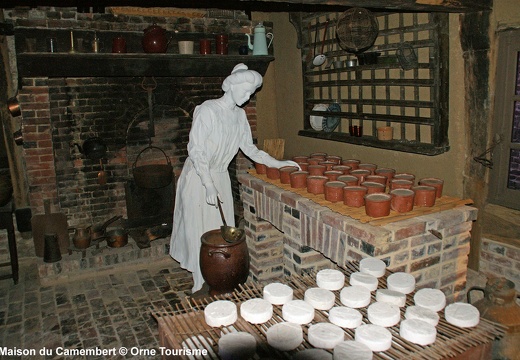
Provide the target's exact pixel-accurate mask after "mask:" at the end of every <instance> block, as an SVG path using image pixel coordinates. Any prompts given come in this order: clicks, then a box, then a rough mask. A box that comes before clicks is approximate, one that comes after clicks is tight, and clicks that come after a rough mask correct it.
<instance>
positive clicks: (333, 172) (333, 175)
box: [323, 170, 345, 186]
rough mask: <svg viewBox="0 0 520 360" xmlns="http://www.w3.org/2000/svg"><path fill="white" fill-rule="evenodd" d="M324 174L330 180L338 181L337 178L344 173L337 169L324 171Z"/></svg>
mask: <svg viewBox="0 0 520 360" xmlns="http://www.w3.org/2000/svg"><path fill="white" fill-rule="evenodd" d="M323 175H325V176H326V177H328V178H329V181H336V180H338V177H339V176H341V175H343V173H342V172H341V171H337V170H330V171H325V172H324V173H323ZM343 186H345V185H343Z"/></svg>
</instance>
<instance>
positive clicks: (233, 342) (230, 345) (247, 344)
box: [218, 331, 256, 360]
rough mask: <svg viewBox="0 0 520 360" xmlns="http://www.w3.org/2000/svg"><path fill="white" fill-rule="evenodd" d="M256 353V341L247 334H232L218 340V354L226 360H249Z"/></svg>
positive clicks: (241, 332)
mask: <svg viewBox="0 0 520 360" xmlns="http://www.w3.org/2000/svg"><path fill="white" fill-rule="evenodd" d="M255 353H256V339H255V337H254V336H253V335H251V334H250V333H247V332H243V331H239V332H231V333H228V334H225V335H222V336H221V337H220V339H219V340H218V354H219V356H220V357H221V358H222V359H224V360H235V359H236V360H240V359H244V360H245V359H249V358H251V357H252V356H254V355H255Z"/></svg>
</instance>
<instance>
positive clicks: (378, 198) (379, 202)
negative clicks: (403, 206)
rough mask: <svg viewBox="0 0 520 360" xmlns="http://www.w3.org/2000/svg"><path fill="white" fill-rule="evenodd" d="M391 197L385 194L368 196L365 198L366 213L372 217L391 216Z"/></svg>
mask: <svg viewBox="0 0 520 360" xmlns="http://www.w3.org/2000/svg"><path fill="white" fill-rule="evenodd" d="M390 200H391V196H390V195H388V194H384V193H377V194H368V195H367V196H365V213H366V214H367V215H368V216H370V217H383V216H388V215H390Z"/></svg>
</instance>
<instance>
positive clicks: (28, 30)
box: [4, 7, 272, 276]
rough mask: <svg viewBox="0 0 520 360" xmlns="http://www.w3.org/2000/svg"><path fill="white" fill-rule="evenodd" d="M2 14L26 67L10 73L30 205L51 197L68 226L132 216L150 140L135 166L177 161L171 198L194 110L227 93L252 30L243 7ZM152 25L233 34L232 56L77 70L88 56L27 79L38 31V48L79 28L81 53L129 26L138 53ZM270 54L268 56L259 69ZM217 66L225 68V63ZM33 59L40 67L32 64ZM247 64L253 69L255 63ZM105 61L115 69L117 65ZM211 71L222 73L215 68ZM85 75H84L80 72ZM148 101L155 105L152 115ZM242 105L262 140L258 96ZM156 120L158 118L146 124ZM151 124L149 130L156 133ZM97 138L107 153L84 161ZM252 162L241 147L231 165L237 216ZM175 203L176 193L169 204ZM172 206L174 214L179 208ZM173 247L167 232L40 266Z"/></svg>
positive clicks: (64, 266)
mask: <svg viewBox="0 0 520 360" xmlns="http://www.w3.org/2000/svg"><path fill="white" fill-rule="evenodd" d="M4 16H5V17H6V19H7V20H8V21H12V23H13V25H14V29H15V39H16V42H15V44H12V46H11V48H12V50H13V54H14V55H13V59H15V60H17V61H18V66H16V61H14V68H16V67H17V68H18V70H19V71H20V74H18V75H19V76H18V77H16V76H15V77H14V78H18V94H17V99H18V101H19V103H20V107H21V109H22V116H21V117H20V118H19V119H20V121H21V123H20V124H21V130H22V134H23V140H24V142H23V151H22V153H23V164H24V169H23V170H24V175H23V176H25V178H26V180H27V184H28V189H27V192H28V200H29V204H28V206H30V208H31V211H32V215H33V216H34V215H37V214H43V213H44V201H46V200H50V202H51V211H52V212H62V213H64V214H65V215H66V216H67V220H68V226H69V228H74V227H78V226H85V225H89V224H99V223H102V222H104V221H105V220H107V219H109V218H111V217H113V216H115V215H121V216H122V217H123V218H125V221H126V220H127V218H128V215H129V211H128V208H127V204H128V201H127V193H128V189H129V188H134V189H135V185H132V179H133V175H132V166H133V165H134V163H135V162H136V158H137V157H138V155H139V154H140V153H141V151H142V150H143V149H145V148H147V147H148V146H149V145H150V144H151V145H153V146H155V147H158V148H159V149H161V150H163V151H164V154H163V153H162V152H161V151H158V150H149V151H146V152H143V153H142V154H141V156H140V157H139V163H141V162H142V164H154V163H157V164H164V163H165V162H166V158H165V155H166V156H167V157H168V158H169V160H170V161H171V165H172V166H173V170H174V182H173V185H172V187H173V189H170V190H169V192H164V194H166V195H165V196H170V194H172V193H173V195H174V192H175V188H174V187H175V180H176V179H177V178H178V176H179V175H180V172H181V170H182V167H183V164H184V161H185V159H186V157H187V155H188V154H187V143H188V140H189V131H190V128H191V121H192V114H193V110H194V108H195V106H196V105H198V104H200V103H202V102H204V101H205V100H208V99H213V98H217V97H220V96H221V95H222V90H221V84H222V81H223V79H224V77H225V76H226V74H229V73H230V69H232V68H233V66H234V65H236V63H238V62H241V59H240V57H239V56H237V54H238V44H243V42H244V40H243V39H244V38H245V36H244V33H246V32H247V33H250V32H251V29H252V27H254V25H253V24H252V22H251V21H250V20H249V19H248V18H247V16H246V15H245V14H244V13H242V12H235V13H232V14H231V16H230V17H229V16H228V17H226V16H227V15H226V14H224V15H223V17H222V18H218V19H212V18H209V17H205V18H200V19H199V18H193V19H190V18H179V17H164V18H161V17H156V16H153V17H151V16H138V15H136V16H133V15H116V14H109V13H106V14H92V13H90V14H83V13H77V12H76V11H75V8H54V7H52V8H45V7H41V8H37V9H21V8H20V9H16V10H9V11H6V12H5V13H4ZM153 23H157V24H160V26H162V27H163V28H165V29H166V30H167V31H168V32H169V33H170V34H175V39H174V40H178V39H193V40H195V42H196V44H197V46H198V41H196V40H197V39H198V38H208V37H209V38H212V37H213V36H214V34H219V33H227V34H229V39H230V50H229V55H230V56H229V57H227V59H228V60H226V59H225V58H222V60H220V59H219V60H215V59H214V60H211V61H210V62H209V64H210V65H208V66H206V65H205V64H207V61H208V60H202V59H201V61H206V63H204V64H203V65H201V64H196V61H197V60H184V61H185V64H186V62H192V65H193V66H192V67H191V68H192V70H191V73H188V72H186V73H184V72H183V71H180V72H179V71H178V70H177V69H176V68H178V67H176V66H175V65H178V64H176V63H175V61H177V60H173V64H172V63H170V64H168V66H169V68H168V66H167V67H166V71H163V70H164V69H165V68H164V67H161V68H158V69H155V70H154V69H152V70H151V71H150V70H149V69H148V68H153V66H154V65H155V64H156V63H157V61H158V60H157V59H159V61H162V60H161V59H163V58H161V57H160V56H159V57H155V58H154V57H153V56H152V57H150V58H149V59H150V61H151V62H150V63H149V66H148V67H146V66H145V67H146V75H144V76H142V75H140V74H142V71H141V70H142V67H139V68H132V66H135V65H134V64H132V65H129V66H127V67H125V69H124V70H125V71H130V72H132V71H134V70H135V74H136V75H135V76H119V75H112V76H108V75H100V74H99V72H98V70H99V69H89V68H88V66H86V67H84V68H81V66H84V64H85V61H87V63H88V59H89V57H88V56H86V57H81V58H79V59H80V61H82V62H78V64H81V66H80V69H79V70H78V69H77V68H74V67H72V68H74V71H73V72H74V74H75V75H74V76H66V75H64V76H61V75H60V76H58V75H56V73H52V70H50V71H51V74H52V75H49V76H45V74H42V73H38V74H37V75H35V76H31V75H30V73H31V68H28V67H27V66H26V65H27V64H26V62H24V61H25V60H24V59H28V58H31V56H33V59H34V58H35V57H34V56H36V57H39V56H43V57H45V56H47V55H48V53H46V50H45V49H43V48H41V49H40V48H38V49H36V50H33V52H32V53H31V52H30V51H28V50H27V48H26V39H27V38H28V37H38V39H37V40H38V41H37V44H40V45H41V44H45V41H46V36H56V37H57V38H58V41H59V43H60V44H62V45H63V46H67V43H66V41H67V39H68V34H69V33H70V31H71V29H74V31H75V32H76V36H81V37H83V38H84V40H85V41H84V42H83V45H84V46H85V49H86V50H84V51H85V53H88V52H91V50H88V49H90V47H89V39H90V38H92V36H93V34H94V32H96V34H97V36H98V37H99V38H101V39H102V43H103V44H104V46H103V47H102V51H101V52H103V53H110V45H109V44H110V42H111V40H112V37H114V36H116V35H117V34H121V33H123V34H125V36H126V37H127V40H128V49H129V50H128V51H129V53H130V52H131V53H134V52H135V53H136V54H139V53H142V49H141V48H140V39H141V37H142V34H143V29H145V28H146V27H148V26H150V25H151V24H153ZM38 46H39V45H38ZM176 46H177V45H176V41H173V42H172V45H171V47H170V48H169V50H168V52H169V53H173V54H176V53H177V49H176ZM63 48H64V47H62V49H63ZM65 49H66V48H65ZM34 51H35V52H34ZM60 51H61V53H60V54H57V55H56V59H58V58H59V59H61V60H60V61H62V60H63V59H64V58H66V57H67V51H66V50H64V51H63V50H60ZM27 55H29V56H27ZM89 55H90V54H89ZM100 55H101V57H100V58H101V59H104V60H102V61H112V60H114V59H113V58H111V56H110V55H108V54H106V55H105V54H100ZM24 56H25V58H24ZM138 56H139V55H137V57H138ZM213 56H215V55H213ZM221 57H222V56H221ZM195 58H196V56H195ZM85 59H87V60H85ZM248 59H252V57H248ZM98 60H99V59H98ZM271 60H272V59H271ZM271 60H268V61H266V62H265V64H266V65H265V68H264V69H263V71H265V69H266V68H267V66H268V65H267V64H268V62H269V61H271ZM70 61H71V62H74V57H71V58H70ZM139 61H140V63H139V64H141V65H142V64H144V65H146V63H145V62H146V61H147V58H146V57H144V58H139ZM143 61H144V62H143ZM247 61H253V62H254V61H256V60H247V59H246V61H244V62H246V63H247ZM98 64H99V63H98ZM222 64H223V65H222ZM69 65H70V64H69ZM221 65H222V66H223V67H224V68H225V70H222V69H223V67H222V66H221ZM31 66H35V67H38V66H39V65H38V64H37V61H35V62H33V63H32V65H31ZM160 66H164V63H160ZM172 66H174V67H172ZM185 66H186V65H185ZM219 66H221V67H220V68H219ZM52 67H53V68H54V69H55V70H56V69H57V71H58V72H59V71H60V66H56V64H52V58H51V59H50V60H48V61H47V62H46V63H44V64H43V65H42V66H41V67H40V70H41V69H43V70H42V71H46V69H47V68H49V69H51V68H52ZM250 67H251V68H255V67H254V66H251V65H250ZM107 68H116V69H117V68H119V63H114V65H113V66H109V67H107ZM201 68H204V73H203V74H202V75H198V70H199V69H201ZM169 69H171V70H172V71H169ZM193 69H195V70H193ZM214 69H215V70H216V72H215V73H212V71H213V70H214ZM259 71H261V70H259ZM78 72H79V73H80V74H79V75H78ZM83 72H84V75H81V73H83ZM261 72H262V71H261ZM150 73H151V74H150ZM150 89H151V90H150ZM150 99H151V101H152V103H153V106H152V109H153V111H151V113H150V111H149V109H150V107H149V101H150ZM246 112H247V114H248V119H249V121H250V124H251V128H252V133H253V138H254V139H255V141H256V101H255V99H254V98H253V99H251V101H250V102H249V103H248V104H247V105H246ZM151 119H153V121H150V120H151ZM151 123H153V126H151ZM150 131H152V132H153V135H152V136H151V137H150V134H151V133H150ZM91 137H99V138H101V139H102V140H103V141H104V142H105V144H106V145H107V153H106V155H105V157H104V158H103V159H102V160H101V163H100V161H99V160H90V159H88V158H86V157H85V156H84V154H83V153H82V149H81V147H82V145H83V143H84V141H85V140H86V139H89V138H91ZM137 165H139V164H137ZM249 166H250V162H249V161H248V160H247V159H246V158H245V157H244V156H243V155H242V154H239V155H238V156H237V158H236V159H235V161H233V163H232V165H231V166H230V175H231V180H232V185H233V193H234V198H235V209H236V214H237V215H241V213H242V204H241V201H240V194H239V184H238V181H237V175H236V174H237V173H239V172H244V171H245V170H246V169H247V168H248V167H249ZM101 167H103V168H104V170H105V172H106V174H107V182H106V184H100V183H99V182H98V173H99V171H100V170H101ZM173 200H174V199H171V203H172V204H173ZM149 208H150V207H149ZM152 209H153V207H152ZM168 210H170V213H173V208H171V209H168ZM166 219H167V221H169V222H171V216H167V217H166ZM129 224H130V226H131V225H132V224H131V223H129V222H128V221H127V222H126V225H129ZM123 225H125V222H123ZM138 225H141V224H138ZM154 243H155V242H154ZM168 244H169V240H168V239H163V241H157V245H156V246H155V248H154V247H153V246H152V249H151V250H150V249H141V250H139V249H136V248H135V246H134V247H133V248H132V249H125V250H122V251H121V254H119V255H117V254H115V253H113V252H112V251H111V253H110V254H107V253H106V252H105V253H102V252H100V251H98V249H96V250H92V251H91V250H90V249H89V251H88V252H87V257H86V258H85V256H81V254H77V253H74V254H72V255H71V256H70V255H68V254H63V255H64V257H63V260H62V261H60V262H59V263H55V264H50V265H49V264H42V265H44V266H43V267H42V268H41V269H40V275H42V276H47V275H49V276H54V275H59V274H60V273H62V274H65V273H67V272H68V271H74V270H77V269H90V268H98V267H103V266H113V265H115V264H117V263H120V262H123V261H126V260H135V259H140V258H142V257H149V256H152V257H153V256H161V255H162V256H165V255H166V254H167V252H168ZM28 250H29V251H27V249H25V248H24V251H25V252H28V254H27V255H28V256H34V251H33V250H31V249H28ZM112 250H113V249H112ZM23 255H24V254H23V253H22V256H23ZM83 255H84V254H83Z"/></svg>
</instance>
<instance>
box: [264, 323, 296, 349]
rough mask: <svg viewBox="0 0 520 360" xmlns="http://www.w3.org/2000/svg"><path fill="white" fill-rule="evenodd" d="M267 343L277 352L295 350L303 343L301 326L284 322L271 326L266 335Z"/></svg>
mask: <svg viewBox="0 0 520 360" xmlns="http://www.w3.org/2000/svg"><path fill="white" fill-rule="evenodd" d="M265 335H266V338H267V343H268V344H269V345H270V346H272V347H274V348H275V349H277V350H281V351H289V350H294V349H296V348H297V347H298V346H300V344H301V343H302V342H303V330H302V327H301V325H298V324H294V323H291V322H282V323H278V324H275V325H273V326H271V327H270V328H269V329H267V332H266V333H265Z"/></svg>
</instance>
